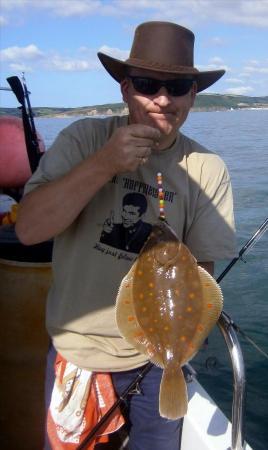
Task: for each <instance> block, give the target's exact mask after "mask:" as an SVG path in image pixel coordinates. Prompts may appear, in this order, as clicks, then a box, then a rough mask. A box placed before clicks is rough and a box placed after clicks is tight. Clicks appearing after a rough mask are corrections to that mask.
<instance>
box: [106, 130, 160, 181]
mask: <svg viewBox="0 0 268 450" xmlns="http://www.w3.org/2000/svg"><path fill="white" fill-rule="evenodd" d="M159 139H160V131H159V130H157V128H153V127H149V126H148V125H140V124H133V125H128V126H125V127H121V128H118V129H117V130H116V131H115V132H114V134H113V135H112V136H111V138H110V139H109V141H107V143H106V144H105V145H104V146H103V147H102V149H101V150H99V152H98V155H99V158H100V160H101V162H102V164H103V165H105V166H106V167H107V169H108V170H109V171H110V172H111V175H112V176H113V175H115V174H118V173H123V172H134V171H135V170H137V168H138V167H139V165H141V164H144V163H146V161H147V159H148V157H149V156H150V154H151V152H152V148H156V147H157V145H158V140H159Z"/></svg>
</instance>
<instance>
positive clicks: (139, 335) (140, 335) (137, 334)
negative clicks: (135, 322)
mask: <svg viewBox="0 0 268 450" xmlns="http://www.w3.org/2000/svg"><path fill="white" fill-rule="evenodd" d="M142 336H144V333H143V331H136V333H134V337H136V338H140V337H142Z"/></svg>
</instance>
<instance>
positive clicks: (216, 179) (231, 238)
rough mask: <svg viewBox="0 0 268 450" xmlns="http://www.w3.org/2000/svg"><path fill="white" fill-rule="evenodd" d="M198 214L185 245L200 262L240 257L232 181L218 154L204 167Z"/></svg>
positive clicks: (197, 200)
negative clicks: (237, 245) (237, 247)
mask: <svg viewBox="0 0 268 450" xmlns="http://www.w3.org/2000/svg"><path fill="white" fill-rule="evenodd" d="M194 211H195V213H194V216H193V220H192V221H191V223H190V224H189V227H188V229H187V232H186V236H185V242H186V245H187V246H188V247H189V249H190V250H191V251H192V253H193V254H194V255H195V257H196V258H197V260H198V261H204V262H205V261H216V260H221V259H229V258H234V257H235V256H237V251H236V239H235V223H234V213H233V195H232V187H231V181H230V176H229V173H228V170H227V168H226V166H225V164H224V163H223V161H222V160H221V158H219V157H218V156H217V155H211V157H210V158H208V159H207V160H206V162H205V163H204V164H203V166H202V170H201V175H200V188H199V192H198V196H197V199H196V204H195V209H194Z"/></svg>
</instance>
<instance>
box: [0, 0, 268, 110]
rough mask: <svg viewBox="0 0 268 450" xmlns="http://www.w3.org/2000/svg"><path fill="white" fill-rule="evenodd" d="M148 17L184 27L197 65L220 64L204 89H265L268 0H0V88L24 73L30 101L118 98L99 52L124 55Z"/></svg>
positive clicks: (58, 103)
mask: <svg viewBox="0 0 268 450" xmlns="http://www.w3.org/2000/svg"><path fill="white" fill-rule="evenodd" d="M150 20H164V21H171V22H175V23H178V24H180V25H183V26H185V27H187V28H190V29H191V30H192V31H193V32H194V34H195V66H196V67H197V68H198V69H199V70H201V71H202V70H214V69H221V68H224V69H225V70H226V74H225V76H224V77H223V78H222V79H221V80H220V81H218V82H217V83H216V84H215V85H213V86H211V87H210V88H209V89H207V90H206V91H204V92H205V93H219V94H235V95H249V96H266V95H268V52H267V45H268V0H0V64H1V75H0V86H2V87H3V86H4V87H7V86H8V84H7V82H6V78H7V77H9V76H13V75H17V76H19V77H21V76H22V73H23V72H24V74H25V78H26V83H27V86H28V90H29V91H30V92H31V95H30V101H31V104H32V106H34V107H40V106H51V107H79V106H92V105H101V104H106V103H116V102H121V101H122V97H121V93H120V89H119V86H118V84H117V82H116V81H114V80H113V78H111V77H110V76H109V75H108V73H107V72H106V71H105V69H104V68H103V67H102V65H101V64H100V62H99V60H98V58H97V52H98V51H103V52H104V53H107V54H110V55H112V56H115V57H116V58H119V59H122V60H125V59H127V57H128V54H129V51H130V48H131V44H132V39H133V35H134V30H135V28H136V26H137V25H138V24H140V23H142V22H146V21H150ZM156 45H157V43H156ZM0 95H1V102H0V105H1V106H5V107H16V106H18V104H17V100H16V98H15V96H14V94H13V93H11V92H7V91H0Z"/></svg>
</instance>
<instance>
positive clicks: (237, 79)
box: [224, 78, 243, 84]
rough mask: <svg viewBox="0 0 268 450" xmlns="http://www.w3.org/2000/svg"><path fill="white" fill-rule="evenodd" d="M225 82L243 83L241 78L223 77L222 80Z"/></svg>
mask: <svg viewBox="0 0 268 450" xmlns="http://www.w3.org/2000/svg"><path fill="white" fill-rule="evenodd" d="M224 81H225V82H226V83H232V84H240V83H243V81H242V80H240V79H239V78H225V80H224Z"/></svg>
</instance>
